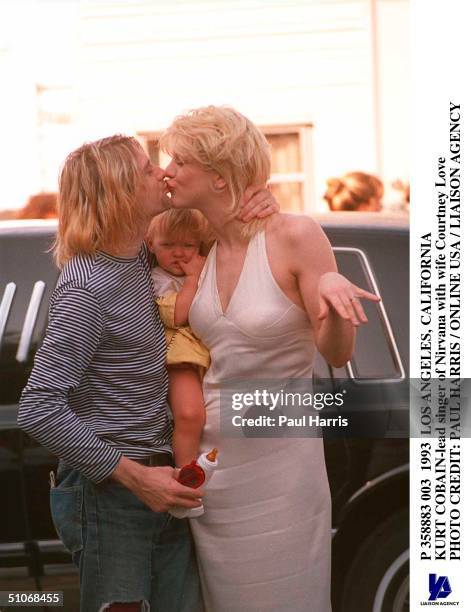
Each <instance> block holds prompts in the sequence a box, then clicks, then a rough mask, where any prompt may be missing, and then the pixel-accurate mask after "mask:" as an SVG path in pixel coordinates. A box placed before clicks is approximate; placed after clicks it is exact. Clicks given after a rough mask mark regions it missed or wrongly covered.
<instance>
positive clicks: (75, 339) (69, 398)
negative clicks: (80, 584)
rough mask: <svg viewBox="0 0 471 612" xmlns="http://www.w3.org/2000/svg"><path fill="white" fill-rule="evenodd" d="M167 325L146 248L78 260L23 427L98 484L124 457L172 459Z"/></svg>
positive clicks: (55, 302) (32, 382) (24, 399)
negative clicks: (162, 453) (128, 255)
mask: <svg viewBox="0 0 471 612" xmlns="http://www.w3.org/2000/svg"><path fill="white" fill-rule="evenodd" d="M165 357H166V346H165V336H164V330H163V326H162V323H161V321H160V318H159V315H158V311H157V307H156V305H155V302H154V298H153V287H152V281H151V277H150V271H149V266H148V263H147V260H146V250H145V247H143V248H142V249H141V252H140V253H139V255H138V256H137V257H135V258H133V259H124V258H119V257H112V256H110V255H107V254H105V253H101V252H99V253H97V254H95V255H90V256H77V257H74V258H73V259H71V260H70V261H69V262H68V263H67V264H66V266H65V267H64V269H63V270H62V273H61V275H60V276H59V280H58V281H57V285H56V288H55V289H54V292H53V294H52V296H51V303H50V308H49V321H48V327H47V332H46V337H45V338H44V342H43V343H42V346H41V347H40V348H39V350H38V351H37V353H36V357H35V361H34V367H33V371H32V373H31V376H30V378H29V380H28V383H27V385H26V387H25V389H24V391H23V394H22V396H21V402H20V410H19V415H18V424H19V426H20V427H21V428H22V429H25V430H26V431H27V432H28V433H29V434H30V435H31V436H32V437H34V438H36V439H37V440H38V441H39V442H40V443H41V444H42V445H44V446H45V447H47V448H48V449H49V450H50V451H51V452H52V453H54V454H55V455H57V456H59V457H60V458H61V459H62V460H63V461H65V462H66V463H67V464H68V465H70V466H71V467H73V468H75V469H77V470H79V471H80V472H81V473H82V474H83V475H84V476H86V477H87V478H89V479H91V480H92V481H94V482H100V481H102V480H104V479H105V478H107V477H108V476H109V475H110V474H111V473H112V472H113V470H114V469H115V468H116V465H117V463H118V462H119V460H120V458H121V456H122V455H125V456H127V457H129V458H131V459H139V458H144V457H147V456H149V455H150V454H152V453H154V452H158V451H166V452H171V435H172V429H171V424H170V421H169V412H168V406H167V387H168V378H167V371H166V367H165Z"/></svg>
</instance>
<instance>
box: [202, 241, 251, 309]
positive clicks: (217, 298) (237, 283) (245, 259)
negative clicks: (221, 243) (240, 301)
mask: <svg viewBox="0 0 471 612" xmlns="http://www.w3.org/2000/svg"><path fill="white" fill-rule="evenodd" d="M260 233H261V232H257V233H256V234H255V235H254V236H252V237H251V238H250V240H249V242H248V244H247V249H246V251H245V255H244V262H243V264H242V268H241V271H240V274H239V278H238V279H237V282H236V284H235V287H234V291H233V292H232V295H231V296H230V298H229V300H228V302H227V304H226V308H225V309H223V307H222V302H221V296H220V294H219V289H218V270H217V247H218V243H217V241H216V242H215V243H214V262H213V278H214V292H215V295H216V302H217V307H218V309H219V313H220V315H221V316H223V317H225V316H226V315H227V314H228V312H229V310H230V309H231V305H232V303H233V302H234V297H235V295H236V294H237V292H238V289H239V287H240V285H241V284H242V280H243V277H244V275H245V272H246V269H247V261H248V258H249V251H250V247H251V245H252V243H253V241H254V240H255V238H256V237H257V236H258V235H259V234H260Z"/></svg>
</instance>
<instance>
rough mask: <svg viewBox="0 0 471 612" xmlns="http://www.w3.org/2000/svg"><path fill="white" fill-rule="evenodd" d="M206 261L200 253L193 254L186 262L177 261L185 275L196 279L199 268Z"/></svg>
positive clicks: (198, 274) (198, 275)
mask: <svg viewBox="0 0 471 612" xmlns="http://www.w3.org/2000/svg"><path fill="white" fill-rule="evenodd" d="M205 261H206V257H202V256H201V255H198V254H196V255H193V257H192V258H191V259H190V261H189V262H188V263H185V262H184V261H179V262H178V263H179V264H180V267H181V269H182V270H183V272H184V273H185V276H190V277H194V278H196V279H198V278H199V277H200V274H201V270H202V269H203V267H204V263H205Z"/></svg>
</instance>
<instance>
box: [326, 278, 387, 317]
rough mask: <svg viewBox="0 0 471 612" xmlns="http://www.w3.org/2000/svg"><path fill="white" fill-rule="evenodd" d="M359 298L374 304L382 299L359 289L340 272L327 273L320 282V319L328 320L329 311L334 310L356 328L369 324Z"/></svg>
mask: <svg viewBox="0 0 471 612" xmlns="http://www.w3.org/2000/svg"><path fill="white" fill-rule="evenodd" d="M359 298H364V299H367V300H372V301H373V302H379V301H380V299H381V298H380V297H378V296H377V295H375V294H374V293H370V292H369V291H365V290H364V289H362V288H361V287H357V286H356V285H354V284H353V283H351V282H350V281H349V280H348V279H346V278H345V276H342V275H341V274H338V272H326V273H325V274H323V275H322V276H321V278H320V280H319V316H318V318H319V319H320V320H323V319H326V318H327V316H328V314H329V309H330V308H332V310H333V311H334V312H335V313H336V314H338V315H339V316H340V317H341V318H342V319H345V320H346V321H351V323H352V324H353V325H355V327H357V326H358V325H361V324H362V323H367V322H368V319H367V317H366V315H365V312H364V310H363V307H362V305H361V302H360V299H359Z"/></svg>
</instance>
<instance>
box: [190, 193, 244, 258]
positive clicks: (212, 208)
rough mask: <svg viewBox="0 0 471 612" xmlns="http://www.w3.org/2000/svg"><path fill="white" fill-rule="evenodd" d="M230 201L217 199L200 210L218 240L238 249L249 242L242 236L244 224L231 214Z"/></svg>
mask: <svg viewBox="0 0 471 612" xmlns="http://www.w3.org/2000/svg"><path fill="white" fill-rule="evenodd" d="M230 209H231V204H230V201H222V198H218V199H215V200H214V201H212V202H206V203H205V205H204V206H202V207H201V208H200V210H201V212H202V213H203V214H204V216H205V217H206V219H207V220H208V222H209V224H210V225H211V229H212V230H213V232H214V235H215V237H216V240H217V241H218V242H219V243H220V244H221V245H223V246H227V247H229V248H231V247H237V246H239V245H241V244H245V243H247V242H248V240H247V238H244V237H243V236H242V227H243V226H244V223H243V222H242V221H239V219H237V218H236V217H235V216H234V214H233V213H230V212H229V211H230Z"/></svg>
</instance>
